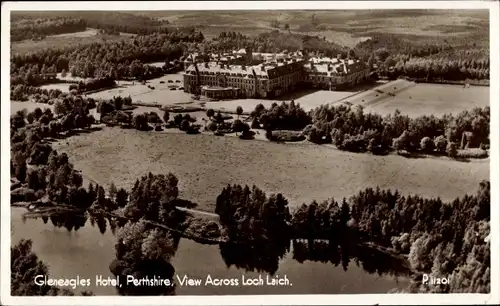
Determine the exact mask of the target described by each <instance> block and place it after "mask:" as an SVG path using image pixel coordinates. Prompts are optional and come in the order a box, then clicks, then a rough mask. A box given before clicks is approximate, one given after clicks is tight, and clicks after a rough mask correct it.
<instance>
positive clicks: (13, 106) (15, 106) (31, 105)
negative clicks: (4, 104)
mask: <svg viewBox="0 0 500 306" xmlns="http://www.w3.org/2000/svg"><path fill="white" fill-rule="evenodd" d="M37 107H40V108H41V109H42V110H44V109H46V108H50V109H52V110H53V108H54V106H53V105H49V104H44V103H35V102H30V101H24V102H20V101H11V102H10V113H11V114H15V113H16V112H17V111H20V110H23V109H26V110H27V111H28V112H32V111H34V110H35V108H37Z"/></svg>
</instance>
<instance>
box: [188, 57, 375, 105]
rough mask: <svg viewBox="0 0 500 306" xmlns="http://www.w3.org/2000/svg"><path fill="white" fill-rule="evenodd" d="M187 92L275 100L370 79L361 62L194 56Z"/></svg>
mask: <svg viewBox="0 0 500 306" xmlns="http://www.w3.org/2000/svg"><path fill="white" fill-rule="evenodd" d="M184 64H185V71H184V91H186V92H189V93H193V94H201V95H204V96H206V97H208V98H214V99H221V98H222V99H224V98H236V97H245V98H272V97H277V96H281V95H283V94H285V93H288V92H291V91H294V90H296V89H298V88H299V87H313V88H320V89H327V90H337V89H340V88H344V87H350V86H354V85H356V84H359V83H361V82H363V81H365V80H367V79H368V78H369V75H370V69H369V67H368V66H367V65H366V64H365V63H362V62H360V61H356V60H352V59H351V60H342V59H338V58H326V57H312V58H305V57H304V56H303V55H302V53H300V52H296V53H286V54H285V53H280V54H271V53H267V54H266V53H255V54H254V53H252V52H251V50H248V49H247V50H246V53H245V54H243V52H242V50H239V51H236V52H233V53H231V54H224V55H220V54H212V55H210V56H208V58H207V57H206V56H205V57H204V58H200V56H199V55H197V54H191V55H190V56H188V57H187V58H186V59H185V61H184Z"/></svg>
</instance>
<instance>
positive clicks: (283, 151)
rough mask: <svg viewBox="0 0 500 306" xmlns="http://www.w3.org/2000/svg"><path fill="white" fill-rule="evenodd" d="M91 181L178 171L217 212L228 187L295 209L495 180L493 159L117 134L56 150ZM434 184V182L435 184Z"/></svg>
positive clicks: (187, 187) (432, 193)
mask: <svg viewBox="0 0 500 306" xmlns="http://www.w3.org/2000/svg"><path fill="white" fill-rule="evenodd" d="M55 147H56V149H57V150H58V151H59V152H66V153H67V154H68V156H69V157H70V160H71V162H73V163H74V164H75V167H76V168H77V169H80V170H82V171H83V174H84V176H85V177H86V179H88V180H93V181H95V182H98V183H99V184H102V185H106V186H109V184H110V183H111V182H114V183H115V184H116V185H117V186H118V187H126V188H131V187H132V185H133V183H134V181H135V180H136V178H138V177H140V176H141V175H144V174H146V173H148V172H149V171H151V172H153V173H167V172H169V171H170V172H172V173H174V174H176V175H177V176H178V178H179V187H180V194H181V197H183V198H186V199H189V200H192V201H195V202H197V203H199V205H200V206H199V208H202V209H209V210H213V208H214V203H215V199H216V197H217V195H218V194H219V193H220V191H221V190H222V188H223V187H224V186H226V185H227V184H249V185H252V184H256V183H258V185H259V187H260V188H262V189H263V190H265V191H266V192H281V193H283V194H284V195H285V196H286V197H287V198H288V199H289V200H290V203H291V205H292V206H296V205H299V204H301V203H303V202H306V203H309V202H310V201H311V200H313V199H317V200H324V199H327V198H330V197H332V196H335V197H336V198H341V197H344V196H349V195H352V194H353V193H355V192H357V191H358V190H360V189H362V188H365V187H369V186H373V187H375V186H377V185H378V186H380V187H383V188H397V189H398V190H400V191H402V192H403V193H405V194H409V193H411V194H419V195H422V196H429V197H437V196H439V197H441V198H442V199H444V200H450V199H453V198H455V197H456V196H459V195H463V194H465V193H467V192H473V191H474V190H475V189H476V187H477V185H478V183H479V181H480V180H483V179H488V178H489V162H488V160H478V161H473V162H470V163H462V162H456V161H450V160H448V159H434V158H432V159H406V158H403V157H400V156H393V155H391V156H372V155H369V154H354V153H348V152H342V151H337V150H334V149H332V148H329V147H327V146H316V145H312V144H286V145H283V144H276V143H269V142H265V141H243V140H239V139H236V138H234V137H214V136H209V135H186V134H168V133H154V132H151V133H148V132H139V131H135V130H122V129H119V128H104V129H103V130H102V131H97V132H93V133H91V134H84V135H80V136H75V137H71V138H69V139H67V140H64V141H62V142H60V143H57V144H55ZM429 178H433V179H429Z"/></svg>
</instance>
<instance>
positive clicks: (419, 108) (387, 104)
mask: <svg viewBox="0 0 500 306" xmlns="http://www.w3.org/2000/svg"><path fill="white" fill-rule="evenodd" d="M489 92H490V88H489V87H486V86H471V87H469V88H463V86H460V85H444V84H423V83H420V84H416V83H413V82H408V81H406V80H396V81H392V82H389V83H387V84H384V85H381V86H378V87H376V88H374V89H371V90H368V91H365V92H363V93H360V94H359V95H355V96H353V97H350V98H347V99H345V100H344V101H343V102H345V101H349V102H351V103H353V104H360V105H363V106H364V107H365V110H366V111H367V112H375V113H378V114H381V115H386V114H392V113H394V111H395V110H396V109H399V110H400V111H401V112H402V113H403V114H407V115H408V116H410V117H417V116H421V115H430V114H433V115H436V116H441V115H444V114H449V113H452V114H456V113H459V112H461V111H463V110H470V109H472V108H474V107H485V106H488V105H490V99H489Z"/></svg>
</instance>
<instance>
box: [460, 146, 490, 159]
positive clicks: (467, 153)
mask: <svg viewBox="0 0 500 306" xmlns="http://www.w3.org/2000/svg"><path fill="white" fill-rule="evenodd" d="M456 157H458V158H486V157H488V152H487V151H486V150H483V149H477V148H476V149H465V150H458V151H457V156H456Z"/></svg>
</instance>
